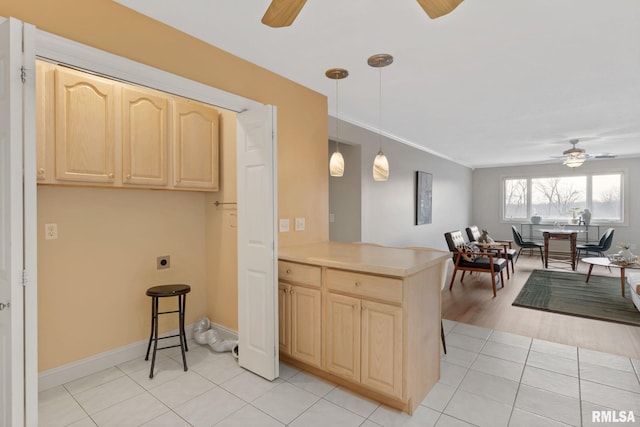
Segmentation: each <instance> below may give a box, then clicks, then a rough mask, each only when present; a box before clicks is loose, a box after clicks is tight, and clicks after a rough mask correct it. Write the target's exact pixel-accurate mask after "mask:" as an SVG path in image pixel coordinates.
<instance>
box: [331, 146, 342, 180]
mask: <svg viewBox="0 0 640 427" xmlns="http://www.w3.org/2000/svg"><path fill="white" fill-rule="evenodd" d="M329 174H330V175H331V176H342V175H344V157H342V153H341V152H339V151H334V152H333V154H332V155H331V159H329Z"/></svg>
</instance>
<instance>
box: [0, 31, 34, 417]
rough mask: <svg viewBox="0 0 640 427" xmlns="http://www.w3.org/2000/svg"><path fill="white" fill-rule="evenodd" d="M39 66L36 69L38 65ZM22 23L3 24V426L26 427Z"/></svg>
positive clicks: (0, 353) (0, 361)
mask: <svg viewBox="0 0 640 427" xmlns="http://www.w3.org/2000/svg"><path fill="white" fill-rule="evenodd" d="M34 65H35V64H34ZM21 66H22V23H21V22H20V21H17V20H15V19H11V18H10V19H7V20H5V21H4V22H2V23H0V162H1V167H0V309H2V310H1V311H0V425H1V426H21V425H24V422H25V421H24V403H25V396H24V365H23V363H24V350H23V349H24V346H23V344H24V341H23V337H24V335H23V327H24V321H23V298H24V295H23V284H22V277H23V276H22V272H23V269H24V262H23V259H24V258H23V254H24V252H23V249H24V246H23V244H24V240H23V183H22V165H23V157H22V156H23V129H22V125H23V99H22V96H23V90H24V86H23V83H22V72H21Z"/></svg>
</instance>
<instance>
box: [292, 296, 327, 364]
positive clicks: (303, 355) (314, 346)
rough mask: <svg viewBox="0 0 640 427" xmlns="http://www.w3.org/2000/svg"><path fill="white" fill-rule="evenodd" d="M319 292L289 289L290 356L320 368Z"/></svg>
mask: <svg viewBox="0 0 640 427" xmlns="http://www.w3.org/2000/svg"><path fill="white" fill-rule="evenodd" d="M320 303H321V298H320V291H319V290H316V289H307V288H303V287H300V286H292V287H291V356H292V357H295V358H296V359H299V360H301V361H303V362H306V363H308V364H310V365H314V366H320V362H321V357H320V355H321V353H320V342H321V335H320V332H321V329H320V326H321V325H320Z"/></svg>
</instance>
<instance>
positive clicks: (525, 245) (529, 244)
mask: <svg viewBox="0 0 640 427" xmlns="http://www.w3.org/2000/svg"><path fill="white" fill-rule="evenodd" d="M511 231H512V232H513V240H514V241H515V243H516V245H517V246H519V247H520V250H519V251H518V255H517V256H516V262H518V258H520V253H522V250H523V249H536V248H537V249H539V250H540V259H542V267H544V252H542V249H543V248H544V244H543V243H540V242H534V241H527V240H524V239H523V238H522V234H520V231H519V230H518V229H517V228H516V226H515V225H512V226H511Z"/></svg>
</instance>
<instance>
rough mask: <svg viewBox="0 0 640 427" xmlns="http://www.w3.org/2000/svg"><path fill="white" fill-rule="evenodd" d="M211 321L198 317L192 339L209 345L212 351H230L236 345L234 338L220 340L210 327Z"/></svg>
mask: <svg viewBox="0 0 640 427" xmlns="http://www.w3.org/2000/svg"><path fill="white" fill-rule="evenodd" d="M210 328H211V321H210V320H209V319H207V318H206V317H202V318H200V319H199V320H198V321H197V322H196V324H195V326H194V327H193V339H194V340H195V341H196V342H197V343H198V344H202V345H209V346H210V347H211V348H212V349H213V351H217V352H219V353H221V352H224V351H231V350H232V349H233V348H234V347H235V346H237V345H238V342H237V341H234V340H221V339H220V337H219V335H218V333H217V332H216V331H215V330H213V329H210Z"/></svg>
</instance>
